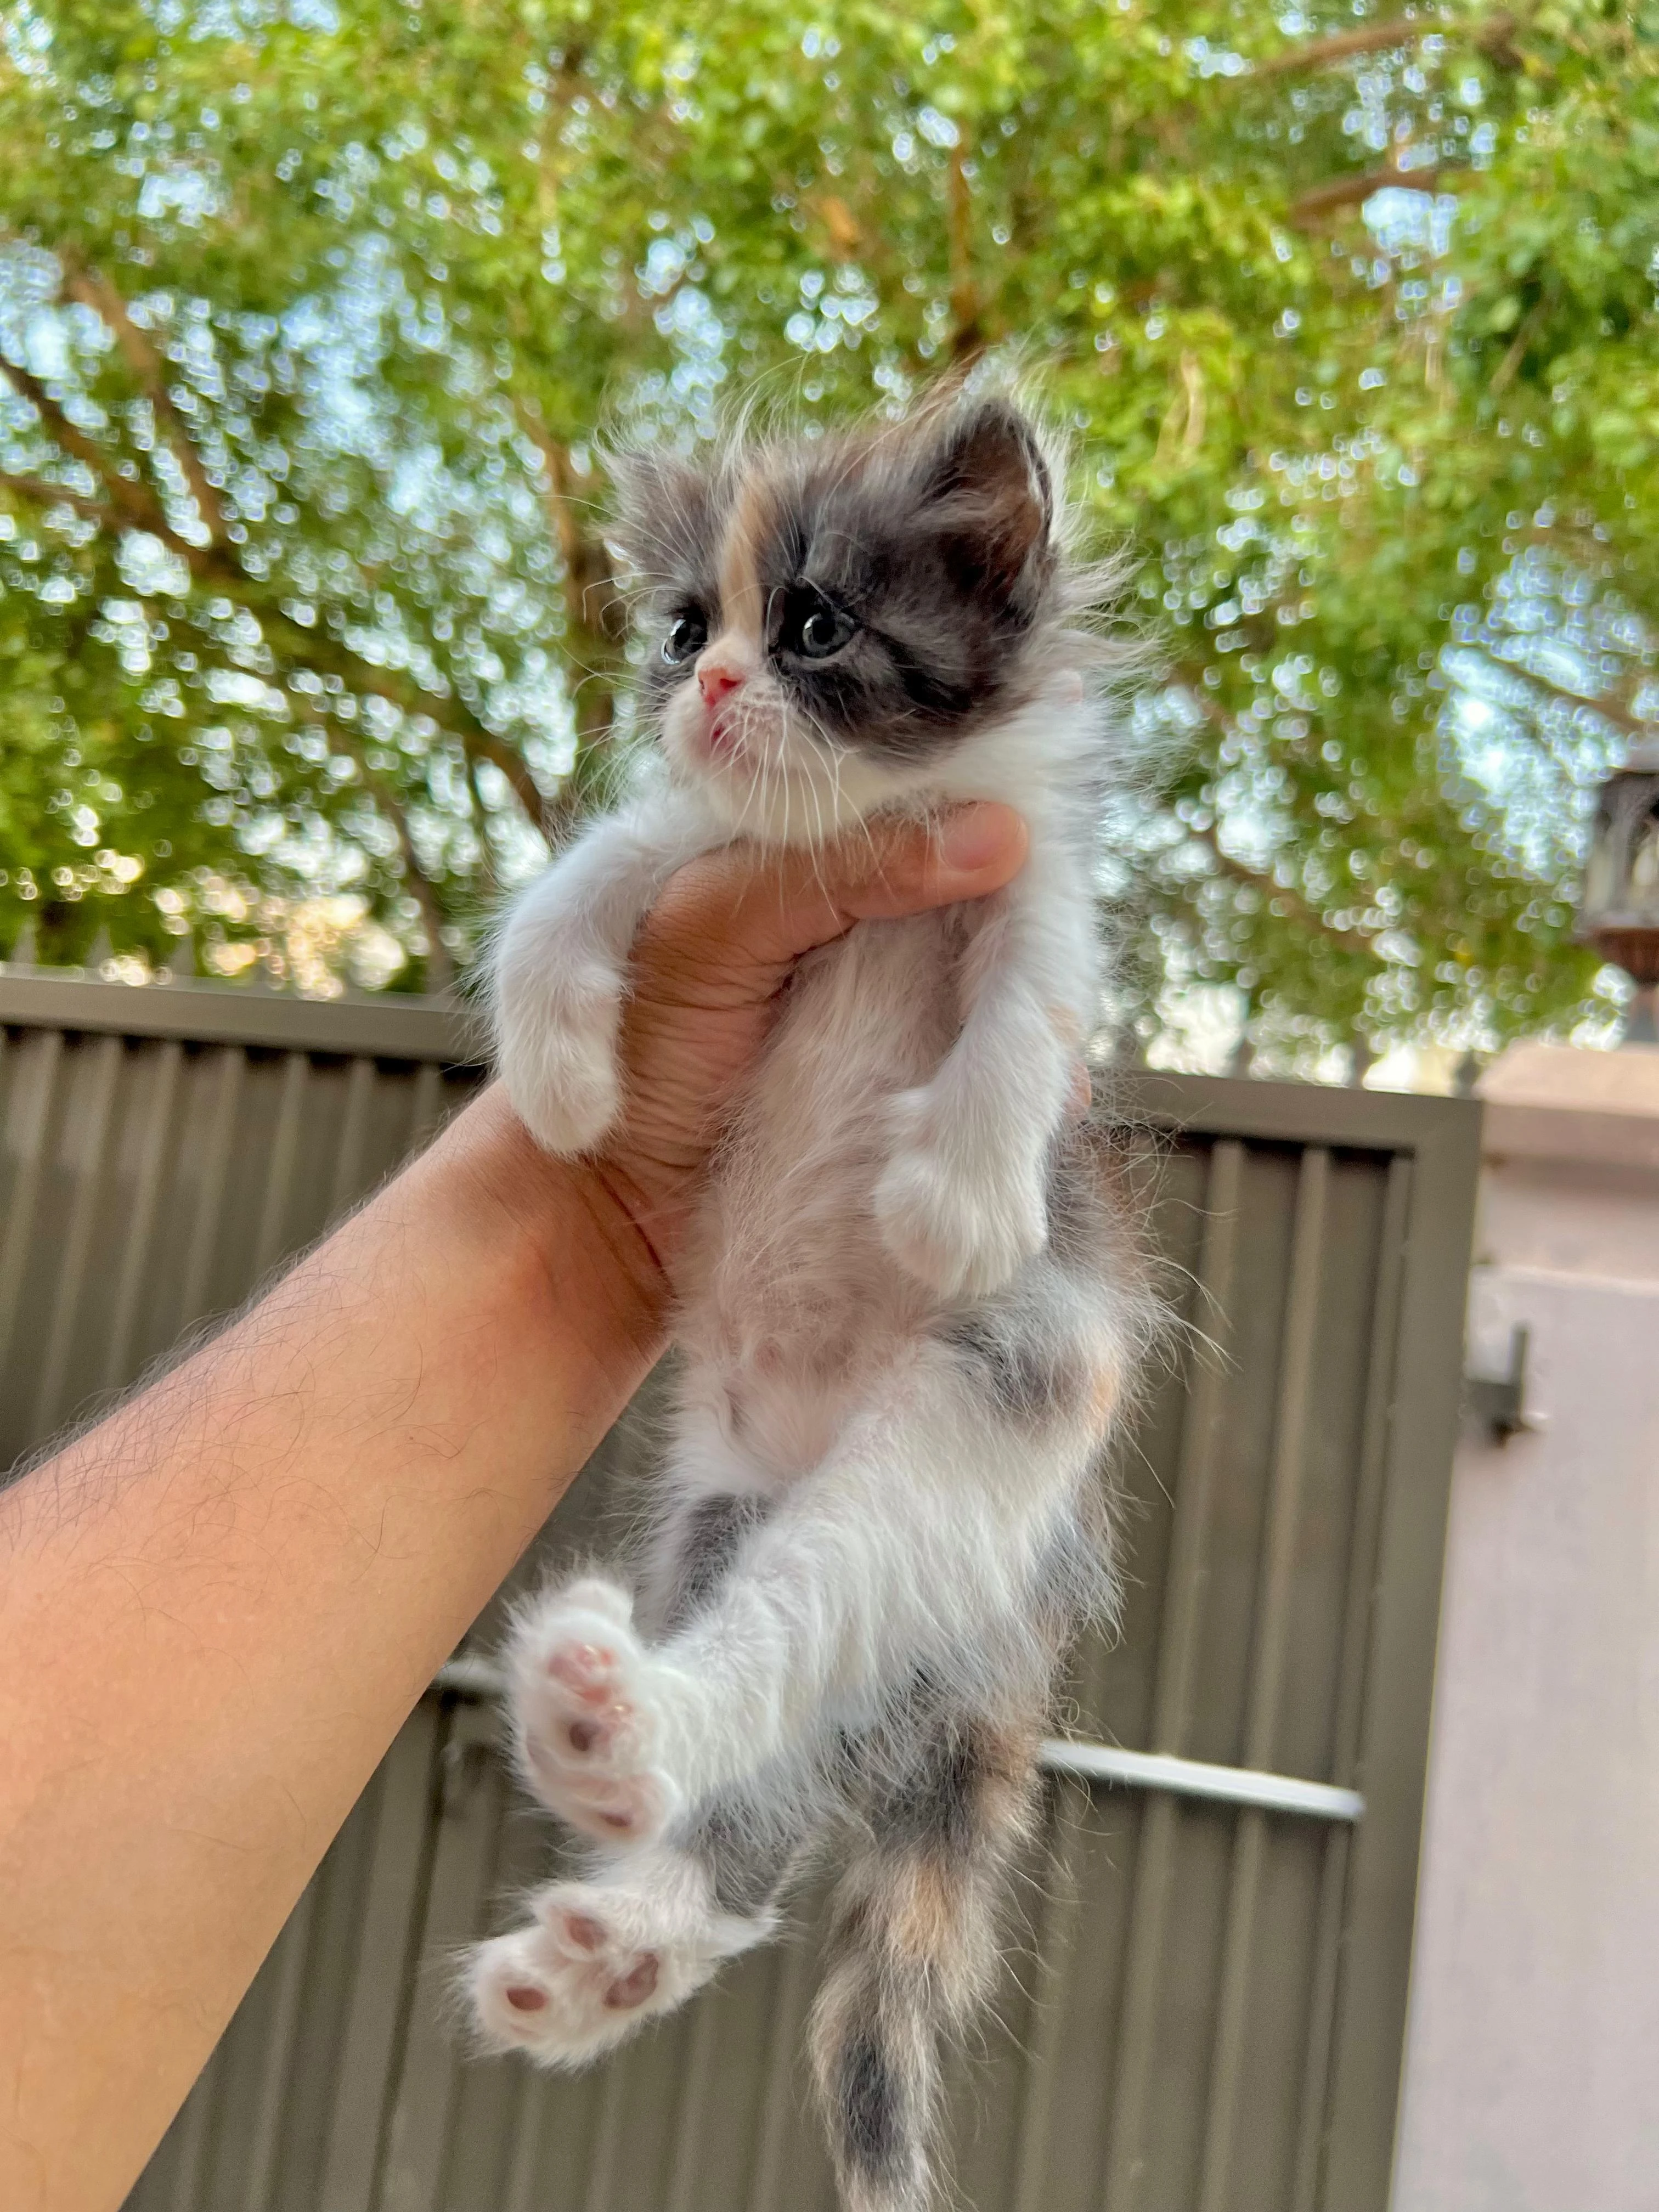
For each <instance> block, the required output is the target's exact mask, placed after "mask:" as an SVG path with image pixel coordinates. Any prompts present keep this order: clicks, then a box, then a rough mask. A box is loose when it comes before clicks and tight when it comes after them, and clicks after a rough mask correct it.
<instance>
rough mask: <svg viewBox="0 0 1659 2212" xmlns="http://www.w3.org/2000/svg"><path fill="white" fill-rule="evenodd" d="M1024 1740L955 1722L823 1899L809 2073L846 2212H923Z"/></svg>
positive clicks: (1028, 1815)
mask: <svg viewBox="0 0 1659 2212" xmlns="http://www.w3.org/2000/svg"><path fill="white" fill-rule="evenodd" d="M1035 1807H1036V1729H1035V1728H1031V1729H1014V1728H1009V1727H1006V1726H1003V1725H999V1724H994V1723H990V1722H987V1721H984V1720H979V1719H975V1720H967V1719H961V1718H957V1719H955V1720H952V1721H951V1722H949V1723H943V1724H940V1725H939V1727H938V1728H937V1729H936V1731H935V1732H933V1733H932V1734H930V1735H929V1737H928V1739H927V1743H926V1747H925V1748H924V1749H923V1750H922V1751H921V1756H920V1758H919V1759H918V1760H917V1761H916V1762H915V1763H914V1764H910V1765H908V1771H906V1772H905V1773H904V1774H903V1775H902V1777H899V1778H895V1779H894V1780H893V1781H892V1782H891V1783H890V1784H889V1785H888V1786H887V1787H886V1788H884V1790H882V1792H881V1802H879V1803H878V1805H877V1806H876V1807H875V1808H873V1809H872V1820H871V1836H870V1838H869V1840H868V1841H867V1843H866V1844H865V1846H864V1847H863V1849H862V1850H860V1853H859V1855H858V1856H857V1857H855V1858H854V1860H853V1861H852V1863H850V1864H849V1866H848V1869H847V1871H846V1873H845V1875H843V1877H842V1881H841V1884H840V1886H839V1887H838V1888H837V1890H836V1896H835V1901H834V1907H833V1911H832V1917H831V1922H830V1929H829V1944H828V1948H827V1951H826V1958H827V1960H828V1967H827V1972H826V1973H825V1976H824V1980H823V1987H822V1988H821V1989H820V1990H819V1992H818V1997H817V2004H816V2005H815V2007H814V2008H813V2014H812V2025H811V2051H812V2070H813V2074H814V2076H815V2078H816V2081H817V2089H818V2094H819V2097H820V2100H822V2104H823V2113H824V2118H825V2121H826V2123H827V2124H828V2127H829V2148H830V2154H831V2156H832V2158H833V2159H834V2161H835V2166H836V2177H837V2179H838V2180H839V2182H840V2184H841V2193H842V2203H843V2205H844V2206H845V2207H846V2212H926V2208H927V2206H928V2205H930V2204H931V2203H933V2176H932V2159H931V2151H932V2148H933V2137H934V2134H935V2130H936V2127H937V2122H938V2117H939V2073H940V2061H941V2057H942V2055H943V2046H944V2045H945V2044H946V2043H947V2042H948V2041H949V2040H950V2039H952V2038H953V2037H954V2036H955V2035H957V2034H958V2033H960V2031H961V2030H962V2029H963V2027H965V2026H966V2024H967V2022H968V2021H969V2019H970V2017H971V2016H972V2015H973V2013H974V2012H975V2009H976V2008H978V2006H979V2005H980V2004H981V2003H982V2002H984V2000H985V1999H986V1998H987V1996H989V1994H990V1992H991V1989H992V1986H993V1984H994V1981H995V1978H996V1970H997V1960H998V1942H997V1936H998V1922H999V1917H1000V1905H1001V1902H1002V1897H1003V1891H1004V1886H1005V1879H1006V1869H1007V1867H1008V1864H1009V1862H1010V1860H1011V1859H1012V1857H1013V1855H1014V1853H1015V1851H1016V1850H1018V1847H1019V1846H1020V1844H1023V1843H1024V1841H1025V1840H1026V1838H1028V1836H1029V1835H1030V1832H1031V1831H1032V1829H1033V1827H1034V1826H1035Z"/></svg>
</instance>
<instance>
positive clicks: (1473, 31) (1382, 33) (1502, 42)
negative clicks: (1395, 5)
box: [1243, 11, 1518, 82]
mask: <svg viewBox="0 0 1659 2212" xmlns="http://www.w3.org/2000/svg"><path fill="white" fill-rule="evenodd" d="M1517 27H1518V26H1517V25H1516V19H1515V17H1514V16H1513V15H1508V14H1506V13H1504V12H1502V11H1500V12H1499V13H1498V14H1496V15H1480V16H1477V17H1475V18H1474V20H1473V21H1469V20H1468V19H1466V20H1465V21H1462V22H1444V21H1438V20H1437V18H1435V17H1434V16H1432V15H1401V16H1396V17H1395V18H1394V20H1393V21H1390V22H1387V23H1365V24H1362V25H1361V26H1360V27H1359V28H1358V29H1357V30H1352V31H1335V32H1333V33H1331V34H1330V35H1329V36H1328V37H1327V38H1322V39H1304V40H1303V41H1302V43H1301V44H1300V45H1299V46H1287V47H1286V48H1285V50H1284V52H1282V53H1277V54H1269V55H1268V56H1267V58H1266V59H1265V60H1263V61H1259V62H1255V63H1253V64H1251V67H1250V72H1249V78H1255V79H1261V78H1262V77H1272V76H1291V75H1293V74H1295V73H1296V72H1297V71H1299V70H1313V69H1323V68H1325V67H1326V65H1327V64H1328V63H1331V62H1346V61H1352V59H1353V58H1354V56H1355V55H1357V54H1379V53H1385V52H1388V51H1389V49H1390V48H1391V47H1395V46H1418V45H1419V44H1420V43H1421V42H1422V40H1425V39H1427V38H1431V37H1432V38H1441V39H1453V40H1458V41H1459V42H1460V43H1462V41H1464V40H1467V41H1468V44H1470V45H1471V46H1476V47H1478V48H1479V49H1480V52H1483V53H1486V54H1489V55H1490V56H1491V57H1492V59H1493V60H1495V61H1498V62H1499V63H1500V64H1504V65H1510V58H1511V56H1512V52H1513V49H1512V47H1511V45H1510V41H1511V40H1512V39H1513V38H1514V35H1515V33H1516V29H1517ZM1249 78H1246V79H1244V80H1243V82H1249Z"/></svg>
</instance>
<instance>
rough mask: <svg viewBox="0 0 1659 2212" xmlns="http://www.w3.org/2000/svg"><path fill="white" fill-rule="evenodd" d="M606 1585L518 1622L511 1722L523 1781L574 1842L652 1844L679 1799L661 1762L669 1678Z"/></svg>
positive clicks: (582, 1585)
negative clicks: (572, 1833) (574, 1834)
mask: <svg viewBox="0 0 1659 2212" xmlns="http://www.w3.org/2000/svg"><path fill="white" fill-rule="evenodd" d="M632 1624H633V1607H632V1604H631V1602H630V1601H629V1597H628V1595H627V1594H626V1592H625V1591H623V1590H620V1589H617V1586H616V1585H615V1583H606V1582H600V1581H598V1580H592V1581H586V1582H579V1583H571V1584H570V1585H569V1586H568V1588H567V1589H563V1590H561V1591H559V1592H558V1593H557V1594H556V1595H555V1596H554V1597H553V1598H552V1599H551V1600H550V1601H547V1602H546V1603H544V1605H542V1606H541V1607H539V1609H538V1611H537V1612H535V1613H532V1614H531V1615H530V1616H528V1617H527V1618H526V1620H524V1621H523V1622H521V1624H520V1627H519V1630H518V1632H517V1635H516V1637H515V1638H514V1642H513V1652H512V1678H513V1700H512V1702H513V1721H514V1723H515V1726H516V1729H517V1734H518V1742H519V1751H520V1759H521V1762H522V1765H523V1770H524V1774H525V1778H526V1781H527V1782H528V1783H529V1784H530V1787H531V1788H532V1790H534V1792H535V1793H536V1795H537V1796H538V1797H539V1798H540V1799H541V1801H542V1802H543V1803H544V1805H546V1806H547V1807H548V1808H550V1810H551V1811H553V1812H555V1813H556V1814H558V1815H559V1816H560V1818H561V1819H562V1820H568V1822H569V1824H570V1826H572V1827H573V1828H574V1829H576V1830H577V1831H578V1832H580V1834H582V1835H585V1836H591V1837H592V1838H594V1839H595V1841H597V1842H599V1843H606V1844H648V1843H652V1842H654V1841H655V1839H656V1838H658V1837H659V1836H660V1835H661V1833H662V1832H663V1830H664V1829H665V1827H666V1826H668V1824H669V1822H670V1821H671V1820H672V1819H673V1817H674V1814H675V1813H676V1811H677V1810H678V1807H679V1802H680V1792H679V1790H678V1788H677V1787H676V1785H675V1783H674V1781H673V1778H671V1775H670V1774H669V1773H668V1771H666V1768H665V1766H664V1765H663V1764H662V1763H661V1761H660V1759H659V1756H658V1747H659V1740H660V1736H661V1733H662V1721H663V1712H662V1707H663V1704H664V1701H665V1695H666V1694H667V1693H668V1692H669V1691H670V1689H671V1684H670V1681H669V1679H668V1677H669V1670H668V1669H666V1668H664V1667H663V1666H662V1665H661V1663H660V1662H658V1661H656V1660H653V1658H652V1657H651V1656H650V1655H649V1653H647V1651H646V1650H645V1648H644V1646H643V1645H642V1644H641V1642H640V1640H639V1638H638V1637H637V1636H636V1635H635V1632H634V1629H633V1625H632Z"/></svg>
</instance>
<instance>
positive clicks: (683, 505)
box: [605, 451, 710, 584]
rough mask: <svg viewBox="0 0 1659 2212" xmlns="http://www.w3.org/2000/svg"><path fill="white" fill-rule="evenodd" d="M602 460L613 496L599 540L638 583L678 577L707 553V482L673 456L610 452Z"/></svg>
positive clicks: (708, 492) (664, 580)
mask: <svg viewBox="0 0 1659 2212" xmlns="http://www.w3.org/2000/svg"><path fill="white" fill-rule="evenodd" d="M606 459H607V465H608V467H609V471H610V475H611V483H612V484H613V485H614V486H615V487H616V495H617V497H616V510H615V513H614V516H613V519H612V520H611V524H610V526H609V527H608V529H607V530H606V532H605V536H606V537H607V538H609V539H610V540H611V543H612V544H615V546H616V547H617V550H618V551H619V552H620V553H621V554H622V556H623V559H624V560H625V561H626V562H628V564H629V568H632V569H633V570H634V572H635V574H636V575H637V577H638V578H639V580H640V581H641V583H645V584H653V583H659V582H666V581H670V580H674V579H677V578H678V577H681V576H683V575H684V574H685V573H686V572H687V570H688V569H689V568H692V567H693V566H694V565H696V563H697V562H699V560H700V558H701V556H703V555H704V554H705V553H706V550H707V548H708V528H709V514H710V489H709V484H708V478H707V477H703V476H702V475H700V474H699V472H698V471H696V469H694V468H692V467H690V465H688V464H687V463H686V462H684V461H683V460H681V459H679V458H678V456H677V455H676V454H673V453H661V452H657V451H646V452H635V453H627V452H623V453H611V454H609V455H607V457H606Z"/></svg>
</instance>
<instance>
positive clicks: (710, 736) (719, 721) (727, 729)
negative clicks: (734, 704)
mask: <svg viewBox="0 0 1659 2212" xmlns="http://www.w3.org/2000/svg"><path fill="white" fill-rule="evenodd" d="M702 741H703V744H705V746H706V747H707V748H708V755H709V757H710V759H712V760H729V759H730V758H731V757H732V755H733V754H734V753H738V752H741V751H742V750H743V738H742V735H741V732H739V731H738V722H737V717H736V715H735V714H732V712H731V710H730V709H729V708H726V707H716V708H714V712H713V713H712V714H710V715H709V716H708V720H707V721H706V722H705V723H704V724H703V733H702Z"/></svg>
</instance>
